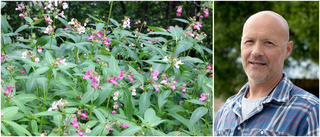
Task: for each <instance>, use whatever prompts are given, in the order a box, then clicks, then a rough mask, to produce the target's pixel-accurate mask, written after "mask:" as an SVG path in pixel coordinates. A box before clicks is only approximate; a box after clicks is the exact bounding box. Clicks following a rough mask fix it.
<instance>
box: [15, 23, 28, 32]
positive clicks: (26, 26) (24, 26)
mask: <svg viewBox="0 0 320 137" xmlns="http://www.w3.org/2000/svg"><path fill="white" fill-rule="evenodd" d="M28 27H29V25H22V26H20V27H19V28H18V29H17V30H16V31H15V32H14V33H19V32H20V31H23V30H24V29H26V28H28Z"/></svg>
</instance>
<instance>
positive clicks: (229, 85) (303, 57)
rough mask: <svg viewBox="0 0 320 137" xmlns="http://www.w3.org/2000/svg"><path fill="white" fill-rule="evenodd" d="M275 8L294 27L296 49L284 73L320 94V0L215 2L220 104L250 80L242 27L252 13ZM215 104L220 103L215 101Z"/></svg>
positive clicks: (216, 78)
mask: <svg viewBox="0 0 320 137" xmlns="http://www.w3.org/2000/svg"><path fill="white" fill-rule="evenodd" d="M262 10H272V11H275V12H277V13H279V14H280V15H282V16H283V17H284V18H285V19H286V20H287V22H288V24H289V28H290V40H291V41H293V42H294V46H293V51H292V53H291V55H290V56H289V58H288V59H287V60H286V61H285V67H284V72H285V73H286V74H287V75H288V76H289V78H290V79H291V80H292V81H293V83H295V84H296V85H298V86H300V87H302V88H304V89H305V90H307V91H309V92H311V93H313V94H315V95H316V96H319V74H318V73H319V2H318V1H290V2H284V1H281V2H279V1H268V2H253V1H244V2H240V1H239V2H227V1H216V2H214V96H215V98H217V99H216V100H217V102H216V100H215V103H217V105H218V109H219V108H220V106H219V104H220V105H221V104H223V101H225V100H226V99H227V98H228V97H230V96H232V95H234V94H236V93H237V92H238V91H239V90H240V88H241V87H242V86H243V85H244V84H245V83H246V82H247V77H246V74H245V72H244V71H243V68H242V64H241V58H240V52H241V51H240V42H241V35H242V27H243V24H244V23H245V21H246V20H247V19H248V17H249V16H251V15H252V14H254V13H256V12H259V11H262ZM215 107H217V106H216V104H215Z"/></svg>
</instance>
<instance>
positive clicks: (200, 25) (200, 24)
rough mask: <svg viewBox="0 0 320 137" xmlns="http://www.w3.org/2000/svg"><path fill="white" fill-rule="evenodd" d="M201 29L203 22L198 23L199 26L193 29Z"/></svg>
mask: <svg viewBox="0 0 320 137" xmlns="http://www.w3.org/2000/svg"><path fill="white" fill-rule="evenodd" d="M201 27H202V22H197V25H195V26H194V27H193V29H197V30H200V28H201Z"/></svg>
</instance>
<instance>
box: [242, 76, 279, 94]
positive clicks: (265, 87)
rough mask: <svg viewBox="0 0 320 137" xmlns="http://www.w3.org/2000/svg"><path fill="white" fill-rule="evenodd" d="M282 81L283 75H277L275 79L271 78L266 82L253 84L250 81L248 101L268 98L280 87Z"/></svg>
mask: <svg viewBox="0 0 320 137" xmlns="http://www.w3.org/2000/svg"><path fill="white" fill-rule="evenodd" d="M281 79H282V74H281V75H276V76H275V77H274V78H271V79H269V80H267V81H265V82H259V83H257V82H253V81H251V80H249V87H250V88H249V92H248V93H247V96H246V98H248V99H257V98H262V97H266V96H268V95H269V93H270V92H271V91H272V90H273V89H274V87H276V86H277V85H278V83H279V82H280V81H281Z"/></svg>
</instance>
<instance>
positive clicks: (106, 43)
mask: <svg viewBox="0 0 320 137" xmlns="http://www.w3.org/2000/svg"><path fill="white" fill-rule="evenodd" d="M109 41H110V40H109V38H106V40H105V41H103V42H102V43H103V44H105V45H106V46H110V43H109Z"/></svg>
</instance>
